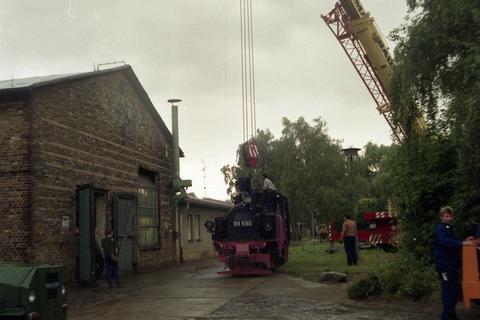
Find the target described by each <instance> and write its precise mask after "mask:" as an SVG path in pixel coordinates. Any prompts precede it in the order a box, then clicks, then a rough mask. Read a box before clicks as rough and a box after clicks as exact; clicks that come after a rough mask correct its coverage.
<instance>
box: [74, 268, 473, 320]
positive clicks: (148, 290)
mask: <svg viewBox="0 0 480 320" xmlns="http://www.w3.org/2000/svg"><path fill="white" fill-rule="evenodd" d="M221 270H223V266H221V265H220V264H218V263H217V262H216V261H215V260H213V259H211V260H203V261H199V262H192V263H185V264H181V265H178V266H173V267H170V268H166V269H164V270H161V271H155V272H148V273H142V274H139V275H137V276H131V277H126V278H125V279H122V285H123V287H122V288H120V289H108V288H106V285H105V283H102V285H101V287H99V288H80V287H77V288H72V289H71V290H70V293H69V303H70V305H71V306H72V307H71V309H70V310H69V317H68V318H69V319H70V320H76V319H92V320H95V319H119V320H121V319H142V320H143V319H145V320H146V319H165V320H170V319H171V320H179V319H185V320H205V319H216V320H219V319H229V320H250V319H251V320H253V319H258V320H264V319H265V320H267V319H268V320H273V319H280V320H290V319H292V320H293V319H301V320H309V319H325V320H350V319H359V320H377V319H378V320H380V319H392V320H400V319H409V320H417V319H418V320H420V319H422V320H430V319H431V320H434V319H438V312H439V310H438V306H435V305H430V304H426V303H414V302H410V301H393V302H392V301H390V302H386V301H381V300H373V301H372V300H367V301H360V302H357V301H353V300H349V299H348V298H347V297H346V290H345V288H346V284H334V285H326V284H320V283H314V282H309V281H304V280H301V279H298V278H294V277H291V276H289V275H286V274H283V273H275V274H273V275H271V276H267V277H230V276H224V275H217V271H221ZM459 309H460V310H459V315H460V316H461V318H462V319H464V320H473V319H477V320H478V319H480V309H474V310H462V308H461V305H460V304H459Z"/></svg>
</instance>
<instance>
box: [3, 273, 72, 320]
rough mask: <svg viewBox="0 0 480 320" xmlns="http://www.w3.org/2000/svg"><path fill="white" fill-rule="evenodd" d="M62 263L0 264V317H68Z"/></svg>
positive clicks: (58, 319)
mask: <svg viewBox="0 0 480 320" xmlns="http://www.w3.org/2000/svg"><path fill="white" fill-rule="evenodd" d="M66 297H67V289H66V283H65V272H64V268H63V267H62V266H52V265H35V266H29V265H13V264H10V265H6V264H0V319H41V320H54V319H55V320H61V319H66V318H67V308H68V305H67V304H66Z"/></svg>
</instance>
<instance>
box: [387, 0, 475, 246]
mask: <svg viewBox="0 0 480 320" xmlns="http://www.w3.org/2000/svg"><path fill="white" fill-rule="evenodd" d="M408 4H409V6H410V17H409V20H408V23H407V24H405V25H404V26H402V27H401V28H399V29H398V30H397V31H396V32H395V33H394V34H393V38H394V40H396V41H397V43H398V45H397V48H396V50H395V60H396V66H395V69H394V76H393V80H392V86H391V88H392V89H391V90H392V96H391V99H392V104H393V108H394V111H395V113H396V115H397V120H398V121H400V122H402V123H403V125H404V126H405V127H406V128H412V127H413V118H414V116H413V113H414V112H413V111H412V110H413V108H408V107H405V106H412V105H415V106H416V108H417V109H418V110H420V111H421V112H422V113H423V114H424V116H425V119H426V121H427V128H426V130H425V131H424V132H423V134H420V135H409V136H408V138H407V140H406V141H405V143H403V144H402V145H401V146H398V147H396V148H395V150H394V152H392V158H391V159H390V161H389V164H390V166H389V170H390V174H389V176H390V178H391V180H392V181H394V183H393V184H392V186H393V188H394V189H393V193H394V195H395V200H396V204H397V205H398V207H399V209H400V212H401V213H402V216H401V218H402V227H403V228H404V230H405V231H406V232H405V234H406V243H407V247H408V248H409V249H411V250H412V251H414V252H416V253H417V254H418V255H423V254H429V253H430V252H431V250H430V245H429V243H430V240H431V233H432V228H433V224H434V222H435V221H436V220H437V217H436V212H438V209H439V208H440V207H442V206H445V205H452V206H454V208H455V209H456V213H457V214H456V218H457V221H458V222H459V227H460V231H461V232H465V230H466V227H467V224H468V222H469V221H470V220H471V219H472V218H473V217H475V216H478V213H479V212H480V109H479V108H478V105H479V102H480V90H479V89H480V81H479V77H480V41H479V39H480V2H478V1H466V0H444V1H433V0H409V1H408ZM409 132H412V131H410V130H409Z"/></svg>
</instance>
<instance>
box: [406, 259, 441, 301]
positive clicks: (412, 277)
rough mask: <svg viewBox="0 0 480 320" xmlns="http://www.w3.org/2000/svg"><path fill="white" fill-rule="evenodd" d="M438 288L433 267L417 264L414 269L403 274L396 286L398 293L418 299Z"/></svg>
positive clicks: (429, 294) (427, 295)
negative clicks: (398, 284) (399, 283)
mask: <svg viewBox="0 0 480 320" xmlns="http://www.w3.org/2000/svg"><path fill="white" fill-rule="evenodd" d="M438 289H439V282H438V280H437V277H436V275H435V272H434V270H433V268H432V267H430V266H425V265H423V266H421V265H417V268H416V269H413V270H410V272H408V273H406V274H405V275H404V277H403V280H402V283H401V285H400V286H399V288H398V294H399V295H401V296H405V297H409V298H413V299H414V300H418V299H420V298H424V297H429V296H431V295H432V294H433V293H434V292H435V291H437V290H438Z"/></svg>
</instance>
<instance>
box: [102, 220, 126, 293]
mask: <svg viewBox="0 0 480 320" xmlns="http://www.w3.org/2000/svg"><path fill="white" fill-rule="evenodd" d="M105 235H106V238H103V239H102V249H103V254H104V255H105V266H106V280H107V283H108V287H109V288H113V285H112V277H113V278H114V280H115V284H116V285H117V288H121V285H120V272H119V270H118V254H119V249H118V244H117V241H116V240H114V238H113V230H112V229H108V230H107V232H106V233H105Z"/></svg>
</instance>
